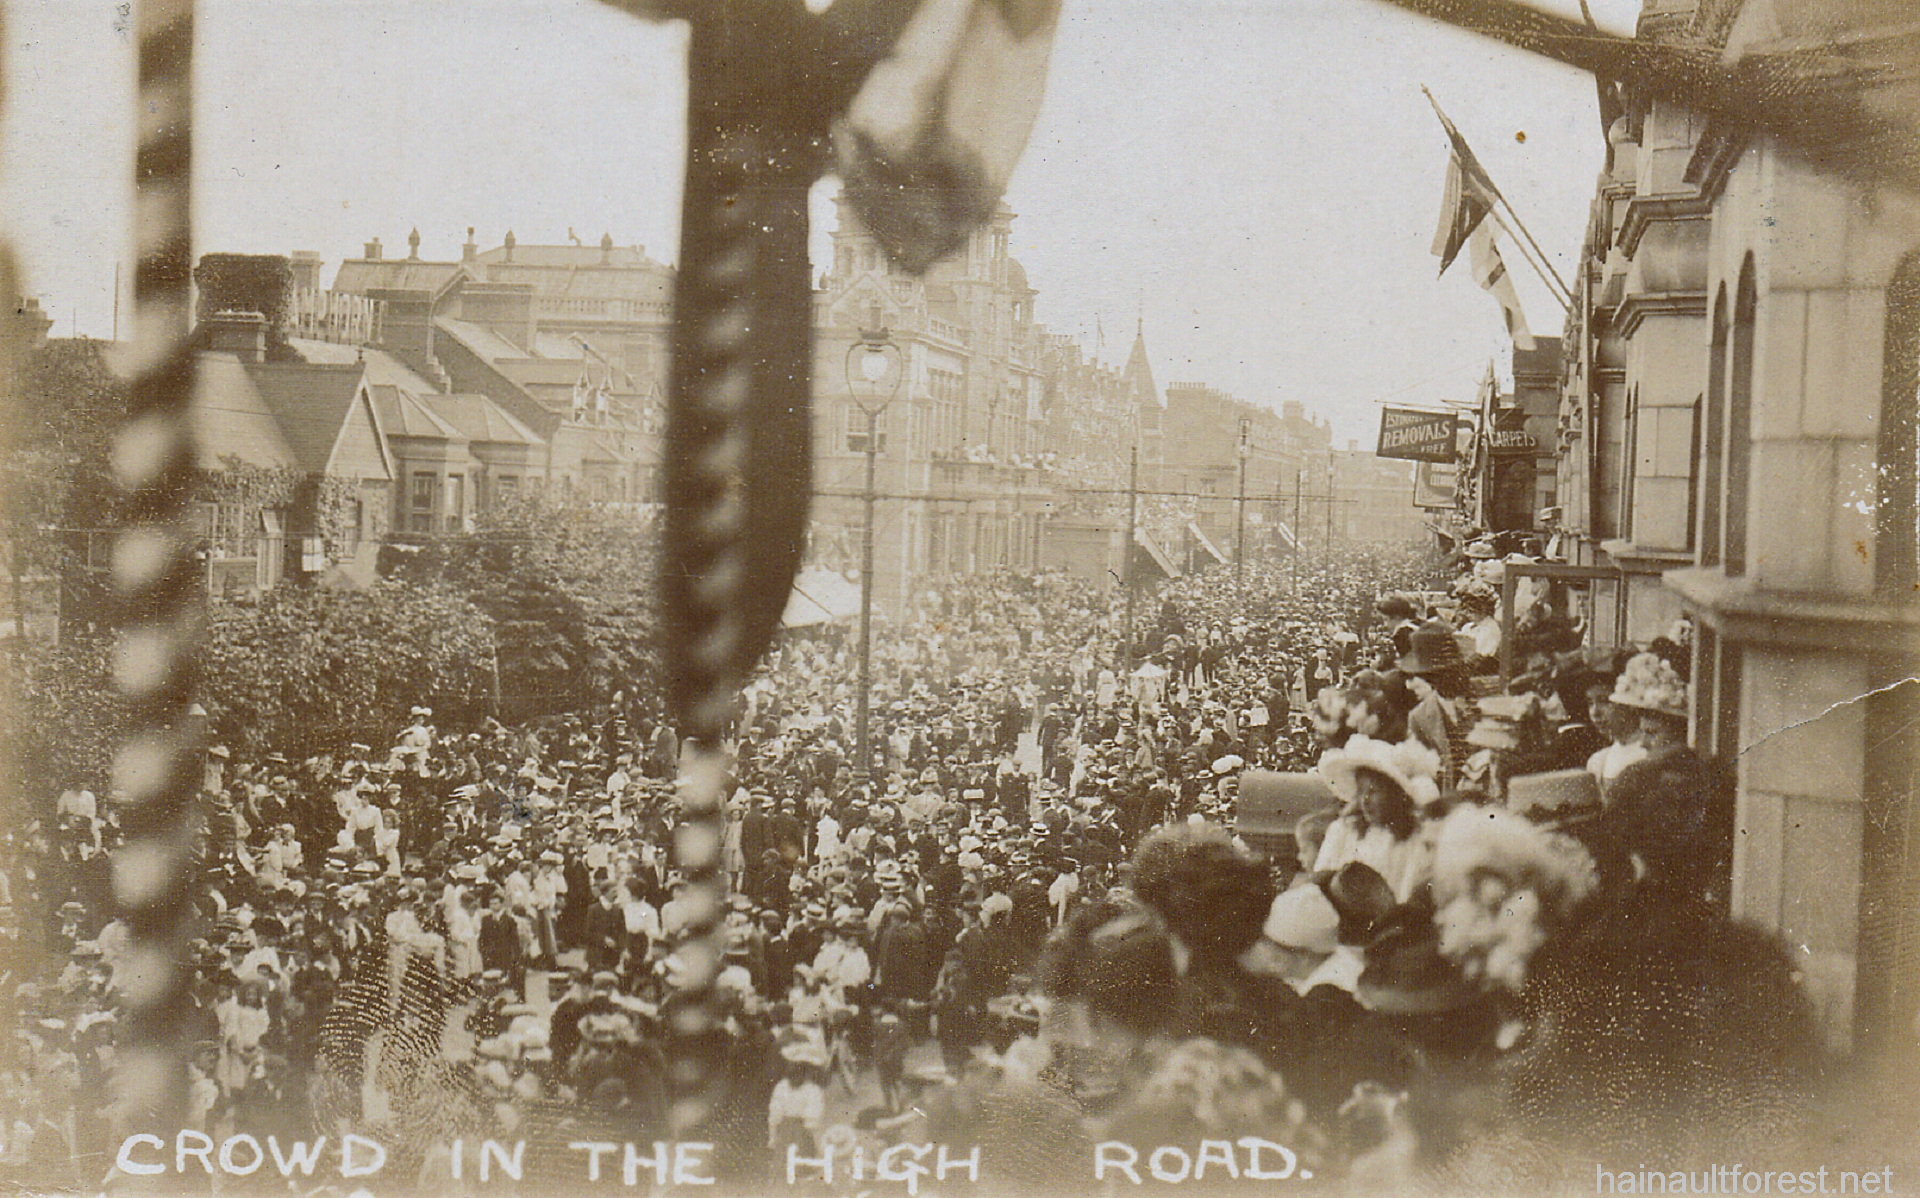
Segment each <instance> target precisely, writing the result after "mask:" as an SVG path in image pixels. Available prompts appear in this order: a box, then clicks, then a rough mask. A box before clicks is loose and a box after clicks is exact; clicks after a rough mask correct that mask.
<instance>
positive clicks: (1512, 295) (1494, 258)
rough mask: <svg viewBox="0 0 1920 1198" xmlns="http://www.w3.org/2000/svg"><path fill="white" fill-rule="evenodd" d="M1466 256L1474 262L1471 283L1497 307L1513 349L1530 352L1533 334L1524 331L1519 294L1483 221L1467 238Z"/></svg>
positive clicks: (1524, 321)
mask: <svg viewBox="0 0 1920 1198" xmlns="http://www.w3.org/2000/svg"><path fill="white" fill-rule="evenodd" d="M1467 247H1468V256H1469V257H1470V258H1471V259H1472V262H1473V281H1474V282H1476V283H1478V284H1480V287H1481V289H1482V290H1483V291H1485V292H1486V293H1487V294H1488V295H1491V296H1492V297H1493V298H1494V299H1495V300H1498V301H1499V303H1500V310H1501V312H1502V313H1503V314H1504V315H1505V316H1506V318H1507V335H1508V336H1510V337H1512V338H1513V347H1514V348H1515V349H1532V348H1533V334H1532V333H1530V332H1528V331H1527V314H1526V313H1525V312H1523V311H1521V310H1520V293H1519V292H1518V291H1516V290H1514V286H1513V278H1512V276H1510V275H1508V274H1507V264H1506V263H1505V262H1504V261H1502V260H1501V258H1500V247H1499V246H1496V245H1495V244H1494V243H1493V228H1492V226H1490V225H1488V224H1487V223H1486V222H1484V221H1482V222H1481V223H1480V225H1479V227H1478V228H1476V229H1474V231H1473V233H1472V235H1471V236H1469V237H1468V238H1467Z"/></svg>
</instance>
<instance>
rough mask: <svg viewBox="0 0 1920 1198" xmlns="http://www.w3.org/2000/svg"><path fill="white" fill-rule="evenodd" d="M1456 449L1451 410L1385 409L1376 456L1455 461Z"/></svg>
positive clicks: (1421, 460)
mask: <svg viewBox="0 0 1920 1198" xmlns="http://www.w3.org/2000/svg"><path fill="white" fill-rule="evenodd" d="M1453 452H1454V451H1453V414H1452V413H1451V412H1416V411H1414V410H1412V409H1410V408H1383V409H1382V410H1381V412H1380V447H1379V448H1378V449H1375V450H1374V451H1373V453H1374V456H1375V457H1381V458H1405V459H1409V460H1411V461H1415V462H1451V461H1453Z"/></svg>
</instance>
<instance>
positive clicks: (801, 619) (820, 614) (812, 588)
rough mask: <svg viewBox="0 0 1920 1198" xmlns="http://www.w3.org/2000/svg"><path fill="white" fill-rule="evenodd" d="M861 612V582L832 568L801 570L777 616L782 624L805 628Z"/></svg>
mask: <svg viewBox="0 0 1920 1198" xmlns="http://www.w3.org/2000/svg"><path fill="white" fill-rule="evenodd" d="M859 614H860V584H859V583H858V582H853V581H849V580H848V579H847V578H846V577H845V576H843V575H841V574H838V573H836V572H834V571H832V570H823V569H818V568H816V569H811V570H802V571H800V577H798V578H796V579H794V580H793V591H792V593H790V594H789V595H788V596H787V610H786V612H785V613H784V614H782V615H781V617H780V624H781V626H782V627H785V628H808V627H811V626H813V625H815V624H833V623H838V622H839V621H841V620H851V619H853V618H854V617H855V616H857V615H859Z"/></svg>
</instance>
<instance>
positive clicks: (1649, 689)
mask: <svg viewBox="0 0 1920 1198" xmlns="http://www.w3.org/2000/svg"><path fill="white" fill-rule="evenodd" d="M1608 702H1610V703H1613V704H1616V705H1618V706H1620V707H1632V708H1637V709H1638V710H1640V711H1651V712H1657V713H1658V714H1660V715H1666V716H1674V717H1676V718H1678V719H1683V720H1684V719H1686V718H1687V684H1686V682H1685V681H1683V680H1682V679H1681V677H1680V674H1679V671H1677V670H1675V669H1674V668H1673V666H1672V665H1670V664H1669V663H1668V662H1667V661H1666V660H1665V659H1663V658H1661V657H1660V656H1659V655H1657V654H1654V653H1641V654H1637V655H1635V656H1634V658H1633V660H1631V661H1629V662H1628V663H1627V668H1626V669H1624V670H1622V671H1621V672H1620V680H1619V681H1618V682H1616V683H1615V684H1614V688H1613V695H1612V696H1611V697H1610V698H1609V699H1608Z"/></svg>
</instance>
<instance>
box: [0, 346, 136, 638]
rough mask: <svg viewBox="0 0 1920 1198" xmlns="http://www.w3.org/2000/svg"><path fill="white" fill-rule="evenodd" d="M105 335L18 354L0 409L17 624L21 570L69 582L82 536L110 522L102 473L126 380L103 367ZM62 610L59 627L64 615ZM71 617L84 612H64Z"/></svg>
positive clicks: (112, 507)
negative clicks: (5, 407)
mask: <svg viewBox="0 0 1920 1198" xmlns="http://www.w3.org/2000/svg"><path fill="white" fill-rule="evenodd" d="M104 349H105V345H104V343H102V342H98V341H93V340H90V339H87V338H75V339H71V340H55V341H48V342H46V343H45V344H44V345H42V346H41V347H39V348H38V349H37V350H35V351H34V352H33V353H32V354H31V355H30V356H29V357H28V359H27V361H26V362H25V363H24V365H23V367H22V369H21V373H20V380H19V386H18V387H16V388H14V389H13V392H12V396H11V403H10V405H9V406H10V411H9V412H8V413H7V418H6V419H5V421H4V422H0V423H4V425H5V432H4V434H0V435H4V436H5V438H6V444H5V448H4V451H3V452H0V499H3V500H4V502H5V516H4V518H5V521H6V535H7V540H8V550H9V551H8V554H7V558H8V561H7V566H8V570H9V572H10V574H11V578H12V584H13V595H12V598H13V605H14V614H15V618H16V619H18V620H19V621H20V624H19V627H21V628H24V627H25V622H26V600H25V593H24V586H25V580H26V577H27V576H28V575H29V574H33V573H39V572H48V573H56V574H61V575H62V576H63V577H66V578H67V579H68V581H69V583H72V582H74V581H77V579H76V577H75V576H76V575H77V573H78V572H79V571H80V569H81V568H82V567H83V566H84V565H85V564H86V555H87V552H88V547H87V540H88V538H89V537H90V536H100V535H104V534H105V533H106V531H107V530H109V529H110V528H112V526H113V523H114V518H115V514H116V513H117V512H118V510H119V503H120V500H119V493H118V491H117V490H116V488H115V486H114V482H113V478H112V476H111V474H110V473H109V465H108V463H109V457H108V455H109V452H110V449H111V442H112V437H113V431H114V429H115V428H116V427H118V425H119V422H120V420H121V419H122V418H123V417H124V416H125V414H126V410H127V388H126V384H125V383H124V382H122V381H121V380H120V379H119V378H117V377H115V375H114V374H113V372H112V371H111V370H110V369H108V367H107V363H106V359H105V356H104V352H103V351H104ZM67 614H69V613H63V620H62V625H63V632H64V631H71V630H70V629H68V628H67V624H68V621H67V620H66V619H65V618H64V617H65V616H66V615H67ZM73 614H75V615H76V617H77V618H76V619H75V620H73V623H74V624H75V625H78V624H82V623H85V622H87V621H86V619H85V616H84V615H80V614H79V613H73Z"/></svg>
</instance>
